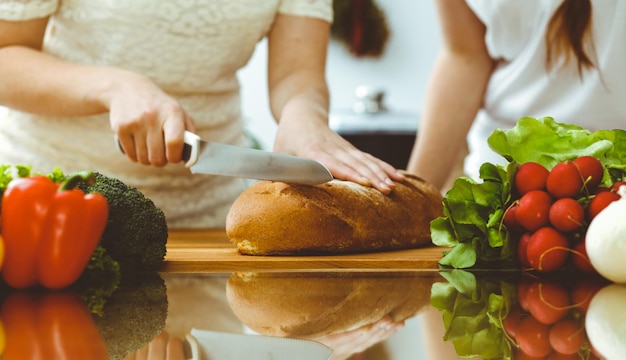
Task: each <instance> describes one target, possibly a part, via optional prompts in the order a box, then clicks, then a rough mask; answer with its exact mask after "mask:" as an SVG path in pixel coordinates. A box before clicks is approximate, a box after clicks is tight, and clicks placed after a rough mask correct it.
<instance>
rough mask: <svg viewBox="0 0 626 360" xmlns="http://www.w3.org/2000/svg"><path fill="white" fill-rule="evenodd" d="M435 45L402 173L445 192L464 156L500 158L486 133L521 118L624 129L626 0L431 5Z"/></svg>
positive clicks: (474, 164) (473, 162)
mask: <svg viewBox="0 0 626 360" xmlns="http://www.w3.org/2000/svg"><path fill="white" fill-rule="evenodd" d="M437 8H438V13H439V17H440V23H441V28H442V34H443V47H442V49H441V52H440V54H439V57H438V59H437V62H436V65H435V68H434V71H433V73H432V77H431V80H430V83H429V88H428V91H427V94H428V95H427V99H426V102H425V107H424V110H423V117H422V119H421V124H420V131H419V139H418V140H417V141H416V143H415V147H414V149H413V153H412V155H411V159H410V162H409V166H408V169H409V171H411V172H414V173H416V174H418V175H420V176H422V177H424V178H425V179H427V180H429V181H431V182H432V183H433V184H435V185H436V186H438V187H439V188H440V189H442V191H443V190H445V189H444V188H445V186H446V184H448V183H447V182H446V181H447V179H449V176H450V175H451V171H452V169H454V168H455V163H456V161H457V160H458V156H459V154H464V152H463V151H464V150H465V149H466V148H465V145H466V144H467V146H468V148H469V155H468V156H467V157H466V158H465V164H464V165H465V166H464V171H465V173H466V174H467V175H469V176H471V177H473V178H475V179H478V170H479V168H480V165H481V164H483V163H484V162H491V163H502V162H503V160H504V159H503V158H502V157H500V156H499V155H498V154H496V153H495V152H493V151H492V150H491V149H489V147H488V145H487V137H488V136H489V135H490V134H491V133H492V132H493V130H495V129H496V128H501V129H506V128H511V127H513V126H514V125H515V122H516V121H517V120H518V119H520V118H522V117H524V116H532V117H538V118H540V117H544V116H550V117H553V118H554V119H555V120H556V121H558V122H562V123H571V124H576V125H579V126H582V127H584V128H587V129H589V130H596V129H616V128H626V1H623V0H597V1H596V0H594V1H591V0H545V1H519V0H467V1H465V0H453V1H451V0H445V1H438V2H437Z"/></svg>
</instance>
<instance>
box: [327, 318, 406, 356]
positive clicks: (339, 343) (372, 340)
mask: <svg viewBox="0 0 626 360" xmlns="http://www.w3.org/2000/svg"><path fill="white" fill-rule="evenodd" d="M403 327H404V322H403V321H399V322H395V321H393V320H392V319H391V318H389V317H384V318H382V319H381V320H379V321H378V322H376V323H374V324H370V325H365V326H362V327H360V328H358V329H354V330H350V331H348V332H344V333H338V334H332V335H328V336H325V337H323V338H321V339H317V341H318V342H320V343H322V344H324V345H326V346H328V347H330V348H331V349H333V355H332V357H331V358H330V360H346V359H349V358H350V357H351V356H352V355H354V354H357V353H360V352H363V351H365V350H367V349H369V348H370V347H372V346H374V345H376V344H378V343H379V342H382V341H385V340H387V339H388V338H390V337H391V336H392V335H394V334H395V333H396V332H398V330H400V329H401V328H403Z"/></svg>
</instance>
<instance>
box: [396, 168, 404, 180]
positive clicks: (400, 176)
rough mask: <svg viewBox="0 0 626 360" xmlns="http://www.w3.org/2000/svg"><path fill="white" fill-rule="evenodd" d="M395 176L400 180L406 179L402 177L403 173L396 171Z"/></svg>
mask: <svg viewBox="0 0 626 360" xmlns="http://www.w3.org/2000/svg"><path fill="white" fill-rule="evenodd" d="M396 176H398V177H399V178H401V179H406V176H404V174H403V173H401V172H400V171H397V170H396Z"/></svg>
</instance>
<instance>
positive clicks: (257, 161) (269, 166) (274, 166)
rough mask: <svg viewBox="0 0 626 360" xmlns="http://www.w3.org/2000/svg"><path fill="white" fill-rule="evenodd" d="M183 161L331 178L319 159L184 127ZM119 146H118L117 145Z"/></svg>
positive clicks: (271, 175)
mask: <svg viewBox="0 0 626 360" xmlns="http://www.w3.org/2000/svg"><path fill="white" fill-rule="evenodd" d="M184 141H185V145H184V148H183V161H184V162H185V166H187V167H188V168H189V169H190V170H191V172H192V173H194V174H198V173H201V174H212V175H223V176H233V177H240V178H247V179H257V180H272V181H281V182H286V183H295V184H307V185H316V184H322V183H325V182H328V181H331V180H332V179H333V176H332V174H331V173H330V171H328V169H327V168H326V167H325V166H324V165H322V164H321V163H320V162H317V161H315V160H311V159H305V158H301V157H297V156H291V155H286V154H278V153H275V152H271V151H265V150H258V149H252V148H246V147H240V146H234V145H229V144H222V143H217V142H208V141H204V140H202V139H200V137H199V136H198V135H196V134H194V133H192V132H190V131H185V135H184ZM120 148H121V147H120Z"/></svg>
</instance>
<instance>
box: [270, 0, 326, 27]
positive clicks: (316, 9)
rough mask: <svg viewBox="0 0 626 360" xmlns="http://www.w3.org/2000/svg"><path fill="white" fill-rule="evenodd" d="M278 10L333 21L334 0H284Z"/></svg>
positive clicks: (282, 12) (287, 13) (288, 13)
mask: <svg viewBox="0 0 626 360" xmlns="http://www.w3.org/2000/svg"><path fill="white" fill-rule="evenodd" d="M278 12H279V13H281V14H286V15H295V16H306V17H313V18H318V19H322V20H325V21H328V22H332V21H333V2H332V0H282V1H281V3H280V6H279V8H278Z"/></svg>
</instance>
